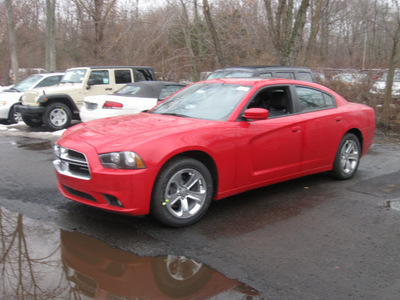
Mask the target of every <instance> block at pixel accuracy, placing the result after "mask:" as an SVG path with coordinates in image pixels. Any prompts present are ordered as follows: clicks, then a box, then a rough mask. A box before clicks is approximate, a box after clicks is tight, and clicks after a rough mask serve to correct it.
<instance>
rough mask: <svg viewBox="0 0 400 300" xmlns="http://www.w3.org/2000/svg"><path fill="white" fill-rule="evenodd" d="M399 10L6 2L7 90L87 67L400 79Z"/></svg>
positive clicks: (210, 1)
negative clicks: (27, 78) (26, 80)
mask: <svg viewBox="0 0 400 300" xmlns="http://www.w3.org/2000/svg"><path fill="white" fill-rule="evenodd" d="M398 1H399V0H158V1H156V0H153V1H144V0H69V1H67V0H3V1H2V2H0V14H1V18H0V57H1V58H2V59H1V60H0V84H2V85H6V84H9V83H10V82H9V70H10V69H11V68H14V69H17V68H34V67H40V68H45V69H47V70H49V71H53V70H65V69H67V68H70V67H78V66H88V65H147V66H152V67H153V68H154V69H155V70H156V72H157V74H158V77H159V78H160V79H168V80H186V81H197V80H199V79H201V75H202V74H203V73H202V72H208V71H212V70H215V69H217V68H220V67H223V66H235V65H292V66H308V67H311V68H313V69H314V70H319V69H326V68H351V69H358V70H363V69H376V68H382V69H383V68H390V67H391V68H392V69H393V71H394V68H395V67H396V65H397V60H398V52H399V40H400V14H399V3H398ZM7 16H8V17H7ZM389 95H390V94H389ZM389 104H391V103H388V105H389ZM388 107H389V106H388Z"/></svg>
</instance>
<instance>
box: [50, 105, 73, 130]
mask: <svg viewBox="0 0 400 300" xmlns="http://www.w3.org/2000/svg"><path fill="white" fill-rule="evenodd" d="M71 120H72V113H71V110H70V109H69V107H68V106H67V105H65V104H63V103H51V104H49V105H48V106H47V107H46V110H45V112H44V114H43V123H44V125H45V126H46V127H47V129H49V130H51V131H56V130H61V129H64V128H67V127H68V126H69V125H70V124H71Z"/></svg>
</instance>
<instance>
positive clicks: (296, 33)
mask: <svg viewBox="0 0 400 300" xmlns="http://www.w3.org/2000/svg"><path fill="white" fill-rule="evenodd" d="M264 4H265V8H266V10H267V20H268V29H269V31H270V34H271V38H272V44H273V46H274V51H275V54H276V56H277V62H278V63H279V64H280V65H283V66H287V65H295V63H296V59H297V54H298V51H299V46H300V42H301V38H302V35H303V29H304V25H305V23H306V14H307V9H308V7H309V5H310V0H302V1H301V4H300V6H299V9H298V10H297V12H296V13H295V12H294V2H293V0H279V4H278V9H277V10H276V12H275V17H274V14H273V9H272V1H271V0H264ZM293 20H294V23H293Z"/></svg>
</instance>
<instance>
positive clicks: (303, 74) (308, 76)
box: [296, 72, 314, 82]
mask: <svg viewBox="0 0 400 300" xmlns="http://www.w3.org/2000/svg"><path fill="white" fill-rule="evenodd" d="M296 79H297V80H302V81H310V82H313V81H314V80H313V78H312V76H311V74H310V73H307V72H298V73H296Z"/></svg>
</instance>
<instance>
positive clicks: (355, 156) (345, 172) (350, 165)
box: [332, 133, 361, 180]
mask: <svg viewBox="0 0 400 300" xmlns="http://www.w3.org/2000/svg"><path fill="white" fill-rule="evenodd" d="M360 159H361V144H360V141H359V139H358V138H357V137H356V136H355V135H354V134H352V133H346V134H345V136H344V137H343V138H342V140H341V141H340V144H339V148H338V150H337V152H336V156H335V161H334V163H333V169H332V175H333V176H334V177H335V178H337V179H341V180H345V179H350V178H351V177H353V176H354V174H355V173H356V171H357V168H358V165H359V163H360Z"/></svg>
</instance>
